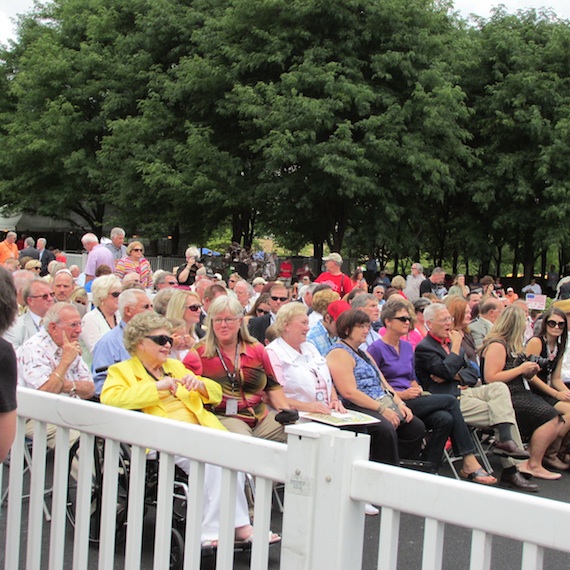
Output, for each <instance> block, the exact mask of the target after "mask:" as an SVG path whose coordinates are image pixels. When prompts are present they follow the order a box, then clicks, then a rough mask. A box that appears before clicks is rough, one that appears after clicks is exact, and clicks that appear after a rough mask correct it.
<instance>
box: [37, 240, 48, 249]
mask: <svg viewBox="0 0 570 570" xmlns="http://www.w3.org/2000/svg"><path fill="white" fill-rule="evenodd" d="M40 242H42V243H43V244H44V248H45V246H46V245H47V239H46V238H44V237H41V238H38V245H40Z"/></svg>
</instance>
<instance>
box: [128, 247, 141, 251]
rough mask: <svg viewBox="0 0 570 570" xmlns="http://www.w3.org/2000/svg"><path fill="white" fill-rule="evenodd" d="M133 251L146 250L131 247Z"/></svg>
mask: <svg viewBox="0 0 570 570" xmlns="http://www.w3.org/2000/svg"><path fill="white" fill-rule="evenodd" d="M131 251H144V250H143V249H142V248H140V247H133V249H131Z"/></svg>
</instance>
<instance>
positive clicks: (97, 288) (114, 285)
mask: <svg viewBox="0 0 570 570" xmlns="http://www.w3.org/2000/svg"><path fill="white" fill-rule="evenodd" d="M112 289H118V290H120V289H121V280H120V279H119V278H118V277H117V276H116V275H102V276H101V277H97V278H96V279H95V280H94V281H93V284H92V286H91V293H92V296H93V304H94V305H95V306H96V307H99V306H100V305H101V301H103V299H105V298H106V297H108V295H109V293H110V292H111V290H112Z"/></svg>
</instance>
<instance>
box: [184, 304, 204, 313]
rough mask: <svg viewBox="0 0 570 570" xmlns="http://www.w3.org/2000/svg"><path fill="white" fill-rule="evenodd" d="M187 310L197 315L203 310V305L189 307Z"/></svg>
mask: <svg viewBox="0 0 570 570" xmlns="http://www.w3.org/2000/svg"><path fill="white" fill-rule="evenodd" d="M186 308H187V309H188V310H189V311H192V312H193V313H197V312H198V311H199V310H200V309H201V308H202V305H188V306H187V307H186Z"/></svg>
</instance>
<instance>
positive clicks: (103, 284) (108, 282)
mask: <svg viewBox="0 0 570 570" xmlns="http://www.w3.org/2000/svg"><path fill="white" fill-rule="evenodd" d="M120 294H121V281H120V279H119V278H118V277H116V276H115V275H103V276H102V277H97V278H96V279H94V280H93V288H92V295H93V305H94V306H95V308H94V309H93V310H92V311H89V312H87V313H85V316H84V317H83V318H82V319H81V336H80V337H79V342H80V343H81V347H82V349H83V360H85V362H86V363H87V365H88V366H89V365H91V362H92V360H93V349H94V348H95V344H96V343H97V341H98V340H99V339H100V338H101V337H102V336H103V335H104V334H105V333H107V332H109V331H110V330H111V329H114V328H115V327H116V326H117V325H118V324H119V323H120V322H121V315H120V314H119V295H120Z"/></svg>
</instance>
